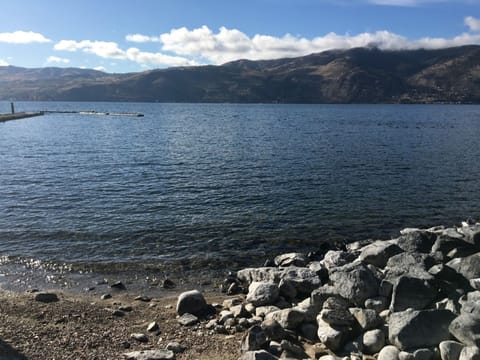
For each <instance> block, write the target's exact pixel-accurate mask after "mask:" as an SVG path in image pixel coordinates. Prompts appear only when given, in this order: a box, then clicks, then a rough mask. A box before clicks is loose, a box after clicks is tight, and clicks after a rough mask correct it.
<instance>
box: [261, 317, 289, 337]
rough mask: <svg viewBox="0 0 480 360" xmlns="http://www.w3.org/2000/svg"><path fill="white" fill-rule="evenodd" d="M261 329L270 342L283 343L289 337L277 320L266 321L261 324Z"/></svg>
mask: <svg viewBox="0 0 480 360" xmlns="http://www.w3.org/2000/svg"><path fill="white" fill-rule="evenodd" d="M261 327H262V329H263V331H265V334H267V337H268V338H269V339H270V340H273V341H282V340H283V339H285V338H286V337H287V333H286V331H285V330H284V328H283V327H282V326H281V325H280V324H279V323H278V321H276V320H273V319H267V320H264V321H263V322H262V324H261Z"/></svg>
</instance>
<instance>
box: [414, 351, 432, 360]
mask: <svg viewBox="0 0 480 360" xmlns="http://www.w3.org/2000/svg"><path fill="white" fill-rule="evenodd" d="M433 356H434V354H433V351H432V350H430V349H417V350H415V351H414V352H413V359H414V360H432V359H433Z"/></svg>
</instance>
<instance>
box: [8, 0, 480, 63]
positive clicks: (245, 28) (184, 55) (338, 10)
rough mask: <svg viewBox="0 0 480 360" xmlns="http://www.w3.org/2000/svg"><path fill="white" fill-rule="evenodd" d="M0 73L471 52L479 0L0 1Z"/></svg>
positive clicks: (478, 28) (478, 34)
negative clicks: (368, 49)
mask: <svg viewBox="0 0 480 360" xmlns="http://www.w3.org/2000/svg"><path fill="white" fill-rule="evenodd" d="M1 12H2V20H1V22H0V65H15V66H23V67H43V66H62V67H66V66H68V67H84V68H95V69H99V70H102V71H107V72H133V71H142V70H146V69H152V68H165V67H170V66H188V65H201V64H222V63H225V62H228V61H232V60H237V59H241V58H247V59H252V60H256V59H271V58H279V57H293V56H301V55H306V54H309V53H313V52H320V51H324V50H329V49H336V48H352V47H358V46H368V45H372V44H375V45H376V46H378V47H380V48H383V49H413V48H442V47H450V46H459V45H465V44H480V0H457V1H449V0H350V1H347V0H339V1H334V0H235V1H227V0H223V1H220V0H137V1H125V0H75V1H73V0H72V1H67V0H41V1H38V0H12V1H3V2H2V7H1Z"/></svg>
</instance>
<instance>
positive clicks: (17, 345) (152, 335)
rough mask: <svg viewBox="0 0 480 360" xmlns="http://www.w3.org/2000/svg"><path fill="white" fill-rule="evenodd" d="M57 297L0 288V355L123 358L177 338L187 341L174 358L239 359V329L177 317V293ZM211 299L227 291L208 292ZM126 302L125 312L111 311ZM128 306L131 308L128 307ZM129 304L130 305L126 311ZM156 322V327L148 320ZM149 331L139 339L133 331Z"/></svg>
mask: <svg viewBox="0 0 480 360" xmlns="http://www.w3.org/2000/svg"><path fill="white" fill-rule="evenodd" d="M56 294H57V295H58V298H59V301H56V302H51V303H43V302H39V301H35V299H34V297H35V293H15V292H6V291H2V292H0V359H2V360H7V359H8V360H17V359H29V360H36V359H42V360H45V359H57V360H58V359H72V360H73V359H77V360H78V359H90V360H92V359H97V360H102V359H123V358H124V354H125V353H127V352H130V351H136V350H144V349H165V347H166V346H167V344H168V343H170V342H172V341H176V342H178V343H180V344H181V345H183V346H185V347H186V350H185V351H184V352H183V353H179V354H177V356H176V359H180V360H181V359H205V360H206V359H210V360H215V359H222V360H230V359H232V360H233V359H238V357H239V354H240V353H239V348H240V347H239V342H240V341H241V337H242V335H241V334H236V335H220V334H212V333H210V332H209V331H208V330H206V329H205V328H204V326H202V325H195V326H193V327H184V326H181V325H180V324H178V323H177V319H176V317H177V316H176V313H175V305H176V300H177V296H176V295H169V296H167V297H162V298H153V299H151V300H150V301H145V300H148V299H143V301H142V300H138V299H137V300H135V298H136V297H137V296H138V294H130V293H126V292H118V293H112V295H113V296H112V298H110V299H107V300H102V299H101V298H100V297H99V296H97V295H95V296H94V295H71V294H64V293H58V292H56ZM206 298H207V301H208V302H209V303H215V302H218V303H222V301H223V300H224V298H225V296H222V295H221V294H213V293H212V294H207V295H206ZM120 307H124V309H126V310H127V311H125V312H124V316H116V315H114V314H113V312H114V311H115V310H118V309H119V308H120ZM130 307H131V310H130ZM128 310H130V311H128ZM153 321H155V322H157V323H158V326H159V330H158V331H153V332H148V331H147V326H148V324H149V323H151V322H153ZM134 333H143V334H145V335H147V337H148V341H147V342H143V343H142V342H139V341H137V340H135V339H133V338H132V337H131V334H134Z"/></svg>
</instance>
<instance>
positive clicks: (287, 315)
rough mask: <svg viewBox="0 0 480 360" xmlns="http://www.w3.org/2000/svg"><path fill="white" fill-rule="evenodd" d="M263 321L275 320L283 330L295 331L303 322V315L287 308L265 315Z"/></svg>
mask: <svg viewBox="0 0 480 360" xmlns="http://www.w3.org/2000/svg"><path fill="white" fill-rule="evenodd" d="M265 320H275V321H277V322H278V323H279V324H280V325H281V326H282V327H283V328H284V329H289V330H295V329H296V328H297V327H298V326H299V325H300V324H301V323H302V322H303V321H304V320H305V314H304V313H303V312H301V311H298V310H295V309H291V308H288V309H282V310H278V311H274V312H271V313H269V314H267V315H266V316H265Z"/></svg>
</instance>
